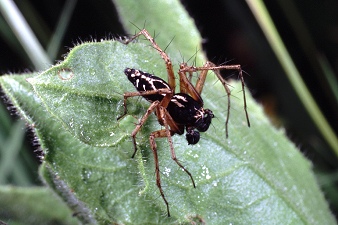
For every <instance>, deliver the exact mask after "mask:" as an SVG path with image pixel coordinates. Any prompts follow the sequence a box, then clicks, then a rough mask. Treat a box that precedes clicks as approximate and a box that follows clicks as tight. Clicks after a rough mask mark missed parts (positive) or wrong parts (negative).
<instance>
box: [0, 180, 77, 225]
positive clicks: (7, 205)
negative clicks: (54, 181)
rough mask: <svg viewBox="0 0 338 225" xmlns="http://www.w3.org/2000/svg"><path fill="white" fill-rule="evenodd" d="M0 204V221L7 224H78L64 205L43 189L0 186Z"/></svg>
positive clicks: (47, 190)
mask: <svg viewBox="0 0 338 225" xmlns="http://www.w3.org/2000/svg"><path fill="white" fill-rule="evenodd" d="M0 202H1V204H0V221H3V222H7V223H8V224H26V225H27V224H45V225H48V224H51V225H53V224H54V225H55V224H78V221H77V220H76V219H75V218H74V217H72V214H71V211H70V210H69V209H68V208H67V207H66V205H65V203H64V202H62V201H61V200H60V199H59V198H58V197H57V196H56V195H55V194H54V193H53V192H52V191H51V190H49V189H47V188H45V187H35V188H20V187H11V186H0ZM51 209H53V210H51Z"/></svg>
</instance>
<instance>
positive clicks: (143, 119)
mask: <svg viewBox="0 0 338 225" xmlns="http://www.w3.org/2000/svg"><path fill="white" fill-rule="evenodd" d="M159 104H160V102H159V101H155V102H153V103H151V105H150V106H149V108H148V109H147V111H146V113H145V114H144V115H143V116H142V118H141V120H140V122H139V123H138V124H137V125H136V127H135V129H134V130H133V132H131V138H132V140H133V145H134V153H133V155H132V156H131V157H132V158H134V156H135V154H136V152H137V144H136V134H137V133H138V132H139V131H140V129H141V127H142V126H143V124H144V123H145V122H146V121H147V119H148V117H149V115H150V114H151V113H152V112H154V110H157V107H158V105H159Z"/></svg>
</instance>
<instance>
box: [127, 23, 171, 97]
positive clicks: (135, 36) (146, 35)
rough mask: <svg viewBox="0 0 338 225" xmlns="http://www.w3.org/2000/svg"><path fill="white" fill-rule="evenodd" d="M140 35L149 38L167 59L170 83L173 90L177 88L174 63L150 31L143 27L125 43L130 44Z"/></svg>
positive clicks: (163, 57) (165, 59) (164, 58)
mask: <svg viewBox="0 0 338 225" xmlns="http://www.w3.org/2000/svg"><path fill="white" fill-rule="evenodd" d="M140 35H143V36H144V37H145V38H146V39H148V40H149V41H150V43H151V45H152V46H153V48H155V49H156V50H157V51H158V52H159V53H160V55H161V57H162V59H163V60H164V61H165V65H166V67H167V73H168V84H169V86H170V88H171V89H172V90H175V86H176V81H175V74H174V70H173V65H172V63H171V60H170V58H169V56H168V55H167V54H166V53H165V52H164V51H163V50H162V49H161V48H160V47H159V46H158V45H157V43H156V42H155V40H154V38H153V37H152V36H151V35H150V34H149V32H148V31H147V30H145V29H142V30H141V31H140V32H138V33H137V34H136V35H134V36H133V37H131V38H130V39H128V40H127V41H126V42H125V44H129V43H130V42H132V41H133V40H135V39H136V38H137V37H139V36H140Z"/></svg>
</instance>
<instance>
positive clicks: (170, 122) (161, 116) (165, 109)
mask: <svg viewBox="0 0 338 225" xmlns="http://www.w3.org/2000/svg"><path fill="white" fill-rule="evenodd" d="M141 35H143V36H144V37H145V38H146V39H147V40H148V41H150V43H151V45H152V47H153V48H155V49H156V50H157V51H158V52H159V53H160V55H161V57H162V59H163V60H164V61H165V65H166V70H167V73H168V82H166V81H164V80H163V79H161V78H159V77H157V76H155V75H152V74H149V73H146V72H143V71H140V70H137V69H133V68H126V69H125V70H124V73H125V75H126V76H127V78H128V79H129V81H130V82H131V83H132V84H133V85H134V86H135V88H136V90H137V91H136V92H126V93H124V95H123V96H124V101H123V106H124V113H123V114H122V115H121V116H120V117H118V118H117V119H118V120H119V119H121V118H122V117H124V116H125V115H126V114H127V99H128V98H130V97H135V96H142V97H143V98H145V99H146V100H147V101H149V102H150V103H151V105H150V106H149V108H148V110H147V111H146V113H145V114H144V115H143V117H142V118H141V119H140V121H139V123H138V124H137V125H136V127H135V129H134V130H133V131H132V133H131V137H132V142H133V145H134V153H133V155H132V158H133V157H134V156H135V154H136V152H137V144H136V135H137V133H138V132H139V131H140V129H141V127H142V126H143V124H144V123H145V122H146V120H147V119H148V117H149V115H150V114H151V113H153V112H154V113H155V115H156V116H157V120H158V122H159V123H160V125H162V126H163V127H164V129H161V130H157V131H154V132H152V133H151V134H150V136H149V141H150V146H151V150H152V152H153V155H154V162H155V176H156V185H157V187H158V189H159V192H160V194H161V197H162V199H163V201H164V203H165V205H166V208H167V214H168V217H170V210H169V203H168V201H167V199H166V197H165V195H164V192H163V189H162V184H161V177H160V168H159V161H158V155H157V146H156V141H155V140H156V139H157V138H163V137H166V138H167V139H168V142H169V147H170V152H171V158H172V159H173V160H174V161H175V162H176V164H177V165H178V166H179V167H180V168H181V169H183V171H185V172H186V173H187V174H188V176H189V177H190V179H191V182H192V185H193V187H194V188H195V187H196V185H195V181H194V179H193V177H192V175H191V173H190V172H189V171H188V170H187V169H186V168H185V167H184V166H183V165H182V164H181V163H180V162H179V160H178V159H177V157H176V154H175V150H174V146H173V141H172V136H173V135H174V134H178V135H182V134H184V130H185V131H186V140H187V142H188V144H189V145H194V144H196V143H197V142H198V141H199V140H200V132H205V131H207V130H208V128H209V126H210V124H211V120H212V118H214V114H213V112H212V111H211V110H210V109H205V108H203V99H202V97H201V92H202V90H203V87H204V83H205V79H206V76H207V74H208V71H209V70H212V71H214V73H215V74H216V76H217V77H218V79H219V80H220V81H221V83H222V85H223V87H224V88H225V91H226V93H227V97H228V108H227V119H226V122H225V127H226V132H225V133H226V137H228V121H229V114H230V94H231V92H230V89H229V87H228V86H227V84H226V82H225V80H224V78H223V77H222V76H221V74H220V70H222V69H226V70H237V71H238V72H239V77H240V79H241V82H242V91H243V99H244V111H245V115H246V120H247V123H248V126H249V127H250V122H249V116H248V112H247V109H246V108H247V106H246V99H245V90H244V79H243V76H242V69H241V66H240V65H222V66H216V65H214V64H213V63H211V62H206V63H205V64H204V66H203V67H195V66H188V65H187V64H186V63H181V64H180V69H179V71H178V75H179V82H180V93H175V86H176V81H175V75H174V71H173V66H172V62H171V60H170V58H169V57H168V55H167V54H166V53H165V52H164V51H163V50H162V49H161V48H160V47H159V46H158V45H157V43H156V42H155V40H154V38H153V37H152V36H151V35H150V34H149V33H148V31H147V30H145V29H142V30H140V32H138V33H137V34H136V35H134V36H133V37H131V38H130V39H128V40H126V41H125V42H124V43H125V44H129V43H130V42H132V41H133V40H135V39H136V38H137V37H139V36H141ZM198 71H200V74H199V77H198V79H197V81H196V85H195V86H194V85H193V84H192V83H191V75H192V74H193V73H197V72H198Z"/></svg>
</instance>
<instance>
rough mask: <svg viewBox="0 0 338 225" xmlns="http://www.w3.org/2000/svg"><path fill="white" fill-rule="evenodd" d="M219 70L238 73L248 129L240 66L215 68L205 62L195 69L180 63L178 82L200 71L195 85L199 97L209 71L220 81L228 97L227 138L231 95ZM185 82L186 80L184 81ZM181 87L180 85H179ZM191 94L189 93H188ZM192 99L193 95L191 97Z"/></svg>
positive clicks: (210, 63)
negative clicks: (236, 71)
mask: <svg viewBox="0 0 338 225" xmlns="http://www.w3.org/2000/svg"><path fill="white" fill-rule="evenodd" d="M221 69H226V70H238V71H239V77H240V79H241V83H242V91H243V101H244V111H245V116H246V120H247V124H248V127H250V120H249V115H248V111H247V104H246V97H245V88H244V87H245V84H244V78H243V73H242V68H241V65H223V66H216V65H215V64H213V63H212V62H209V61H208V62H206V63H205V64H204V66H203V67H195V66H188V65H187V64H185V63H182V64H181V65H180V70H179V75H180V81H181V82H182V81H183V82H185V83H186V81H184V77H187V73H189V74H190V73H192V72H197V71H201V73H200V74H199V77H198V79H197V82H196V85H195V88H194V89H195V91H196V92H197V93H198V94H199V95H200V94H201V92H202V90H203V87H204V83H205V79H206V76H207V74H208V71H209V70H212V71H213V72H214V73H215V74H216V76H217V78H218V79H219V80H220V81H221V83H222V85H223V87H224V89H225V91H226V93H227V96H228V108H227V118H226V121H225V134H226V138H228V136H229V135H228V123H229V117H230V95H231V91H230V89H229V87H228V85H227V83H226V81H225V79H224V78H223V77H222V75H221V73H220V70H221ZM186 80H187V79H186ZM181 86H182V84H181ZM184 86H185V87H187V86H189V85H184ZM190 94H191V93H190ZM191 96H192V97H193V98H194V95H193V94H192V95H191ZM199 98H201V97H199ZM199 98H197V99H195V100H196V101H198V100H199Z"/></svg>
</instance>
